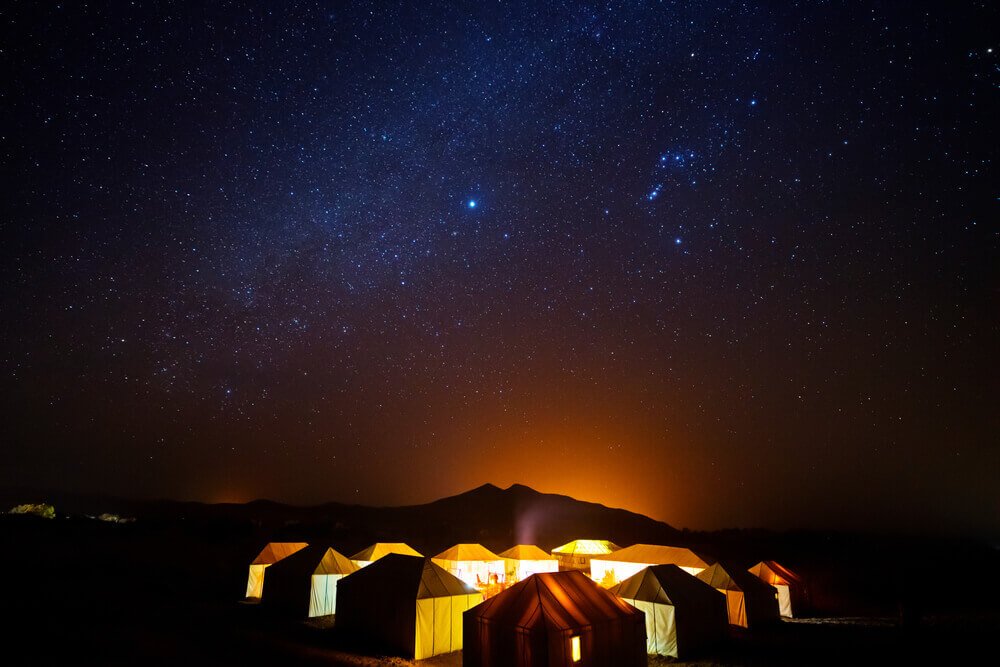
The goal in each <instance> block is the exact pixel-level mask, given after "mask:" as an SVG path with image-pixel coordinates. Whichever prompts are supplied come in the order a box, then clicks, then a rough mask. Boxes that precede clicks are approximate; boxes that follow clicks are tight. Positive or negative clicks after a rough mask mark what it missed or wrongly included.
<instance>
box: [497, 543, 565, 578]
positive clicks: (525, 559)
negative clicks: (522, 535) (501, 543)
mask: <svg viewBox="0 0 1000 667" xmlns="http://www.w3.org/2000/svg"><path fill="white" fill-rule="evenodd" d="M500 557H501V558H503V560H504V565H505V568H506V573H507V579H506V583H507V584H514V583H517V582H518V581H522V580H524V579H527V578H528V577H530V576H531V575H533V574H537V573H538V572H558V571H559V561H558V560H556V559H555V558H553V557H552V556H550V555H549V554H548V553H546V552H544V551H542V550H541V549H539V548H538V547H536V546H535V545H534V544H518V545H516V546H513V547H511V548H510V549H507V551H504V552H503V553H501V554H500Z"/></svg>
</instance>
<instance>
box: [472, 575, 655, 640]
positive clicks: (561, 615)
mask: <svg viewBox="0 0 1000 667" xmlns="http://www.w3.org/2000/svg"><path fill="white" fill-rule="evenodd" d="M642 613H643V612H641V611H639V610H638V609H636V608H635V607H633V606H631V605H629V604H628V603H626V602H625V601H623V600H621V599H620V598H618V597H616V596H615V595H613V594H612V593H610V592H609V591H607V590H605V589H604V588H602V587H601V586H600V585H598V584H596V583H594V582H593V581H591V580H590V578H589V577H587V575H585V574H584V573H583V572H578V571H571V572H543V573H539V574H535V575H533V576H531V577H528V578H527V579H525V580H524V581H522V582H520V583H517V584H514V585H513V586H511V587H510V588H508V589H507V590H505V591H503V592H502V593H500V594H499V595H496V596H494V597H492V598H490V599H488V600H486V601H485V602H483V603H482V604H479V605H477V606H475V607H473V608H472V609H470V610H469V611H467V612H466V616H470V615H472V616H477V617H480V618H486V619H489V621H490V622H496V623H500V624H503V625H508V626H513V627H518V628H525V629H528V630H531V629H534V628H540V627H545V628H549V629H556V630H567V629H572V628H579V627H581V626H586V625H597V624H599V623H602V622H607V621H612V620H615V619H618V618H621V617H622V616H632V615H634V614H642Z"/></svg>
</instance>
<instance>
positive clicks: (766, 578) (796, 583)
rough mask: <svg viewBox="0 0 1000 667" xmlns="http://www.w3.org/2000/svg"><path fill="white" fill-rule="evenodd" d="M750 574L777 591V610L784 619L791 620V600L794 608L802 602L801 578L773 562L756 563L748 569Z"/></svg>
mask: <svg viewBox="0 0 1000 667" xmlns="http://www.w3.org/2000/svg"><path fill="white" fill-rule="evenodd" d="M750 574H752V575H754V576H755V577H757V578H758V579H760V580H761V581H763V582H764V583H766V584H770V585H772V586H774V587H775V588H776V589H777V590H778V610H779V612H780V613H781V615H782V616H784V617H785V618H792V617H793V616H794V614H793V610H792V606H793V605H792V602H793V598H795V600H796V605H795V606H798V604H799V602H800V601H801V600H802V595H803V588H802V577H800V576H799V575H797V574H795V573H794V572H792V571H791V570H789V569H788V568H787V567H783V566H782V565H780V564H778V563H776V562H774V561H773V560H764V561H761V562H759V563H757V564H756V565H754V566H753V567H751V568H750Z"/></svg>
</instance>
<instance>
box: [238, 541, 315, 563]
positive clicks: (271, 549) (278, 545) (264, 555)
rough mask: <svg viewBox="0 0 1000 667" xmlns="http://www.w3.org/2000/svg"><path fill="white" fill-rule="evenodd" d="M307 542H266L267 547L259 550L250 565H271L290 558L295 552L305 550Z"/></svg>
mask: <svg viewBox="0 0 1000 667" xmlns="http://www.w3.org/2000/svg"><path fill="white" fill-rule="evenodd" d="M307 546H309V543H308V542H268V544H267V546H265V547H264V548H263V549H261V552H260V553H259V554H257V557H256V558H254V559H253V562H252V563H250V564H251V565H272V564H274V563H277V562H278V561H279V560H281V559H282V558H287V557H288V556H291V555H292V554H293V553H295V552H296V551H300V550H301V549H305V548H306V547H307Z"/></svg>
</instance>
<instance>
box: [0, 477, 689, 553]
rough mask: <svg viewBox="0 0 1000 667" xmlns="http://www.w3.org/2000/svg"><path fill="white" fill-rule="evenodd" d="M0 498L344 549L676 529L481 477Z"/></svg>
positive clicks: (667, 533)
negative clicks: (422, 488)
mask: <svg viewBox="0 0 1000 667" xmlns="http://www.w3.org/2000/svg"><path fill="white" fill-rule="evenodd" d="M0 500H5V501H6V502H7V504H9V505H13V504H15V503H19V502H43V501H44V502H49V503H52V504H54V505H55V506H56V510H57V512H59V513H60V514H61V515H63V516H66V515H91V516H96V515H99V514H101V513H104V512H111V513H115V514H119V515H123V516H129V517H135V518H137V519H139V520H140V521H142V522H151V523H160V522H165V523H171V522H173V521H184V522H186V523H188V524H210V525H215V526H217V527H219V528H222V527H223V526H224V527H225V528H226V530H227V532H232V531H233V530H239V528H240V526H243V527H244V528H246V529H247V530H250V531H252V532H253V533H254V534H255V535H257V536H259V538H260V539H261V540H267V539H304V540H324V541H328V542H330V543H331V544H333V545H335V546H338V548H340V549H341V550H342V551H344V552H345V553H348V554H350V553H353V552H354V551H355V550H359V549H361V548H363V547H364V546H366V545H368V544H370V543H372V542H377V541H383V542H399V541H403V542H407V543H409V544H411V545H412V546H414V547H415V548H416V549H418V550H421V551H422V552H424V553H426V554H428V555H433V554H436V553H438V552H439V551H442V550H444V549H446V548H447V547H449V546H451V545H452V544H455V543H458V542H480V543H482V544H483V545H485V546H486V547H487V548H490V549H493V550H495V551H500V550H503V549H506V548H508V547H510V546H512V545H514V544H519V543H529V544H538V545H539V546H541V547H542V548H543V549H546V550H550V549H552V548H554V547H556V546H558V545H560V544H563V543H564V542H568V541H570V540H572V539H575V538H598V539H609V540H611V541H613V542H616V543H618V544H620V545H623V546H624V545H628V544H633V543H636V542H650V543H658V542H659V543H662V542H671V541H676V539H677V537H678V536H679V535H680V532H679V531H677V530H676V529H675V528H673V527H671V526H669V525H667V524H665V523H662V522H660V521H654V520H653V519H650V518H649V517H646V516H643V515H641V514H636V513H635V512H629V511H627V510H623V509H615V508H610V507H606V506H604V505H600V504H597V503H591V502H584V501H580V500H576V499H574V498H570V497H569V496H563V495H558V494H551V493H539V492H538V491H535V490H534V489H531V488H529V487H527V486H523V485H521V484H514V485H513V486H511V487H510V488H507V489H500V488H498V487H496V486H494V485H492V484H484V485H483V486H480V487H478V488H475V489H472V490H470V491H466V492H465V493H461V494H458V495H456V496H450V497H447V498H441V499H440V500H435V501H434V502H431V503H427V504H423V505H409V506H403V507H365V506H360V505H345V504H341V503H327V504H323V505H317V506H312V507H297V506H293V505H284V504H282V503H276V502H272V501H267V500H255V501H253V502H249V503H244V504H205V503H196V502H178V501H165V500H155V501H152V500H124V499H117V498H108V497H100V496H84V495H67V494H49V495H45V494H39V493H30V494H26V493H24V492H18V493H4V494H2V495H0ZM2 509H6V507H3V508H2ZM206 527H207V526H206Z"/></svg>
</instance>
